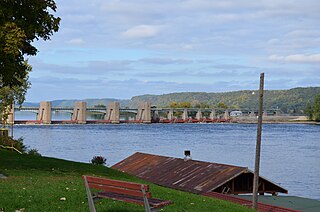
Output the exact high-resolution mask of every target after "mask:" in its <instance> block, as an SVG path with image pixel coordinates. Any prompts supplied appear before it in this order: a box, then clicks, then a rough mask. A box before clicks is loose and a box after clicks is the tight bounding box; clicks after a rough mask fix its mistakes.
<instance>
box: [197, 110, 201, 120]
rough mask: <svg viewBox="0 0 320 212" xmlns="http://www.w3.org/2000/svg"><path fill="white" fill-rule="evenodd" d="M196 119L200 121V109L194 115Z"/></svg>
mask: <svg viewBox="0 0 320 212" xmlns="http://www.w3.org/2000/svg"><path fill="white" fill-rule="evenodd" d="M196 119H197V120H200V119H202V111H201V109H199V110H198V112H197V114H196Z"/></svg>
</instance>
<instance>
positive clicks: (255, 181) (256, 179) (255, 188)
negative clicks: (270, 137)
mask: <svg viewBox="0 0 320 212" xmlns="http://www.w3.org/2000/svg"><path fill="white" fill-rule="evenodd" d="M263 85H264V73H261V74H260V89H259V111H258V129H257V143H256V158H255V165H254V177H253V192H252V194H253V196H252V208H254V209H257V202H258V188H259V169H260V150H261V133H262V111H263Z"/></svg>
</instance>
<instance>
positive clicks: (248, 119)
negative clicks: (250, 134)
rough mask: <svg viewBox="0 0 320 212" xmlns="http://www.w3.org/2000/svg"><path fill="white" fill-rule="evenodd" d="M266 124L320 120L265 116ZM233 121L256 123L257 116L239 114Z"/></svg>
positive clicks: (263, 119)
mask: <svg viewBox="0 0 320 212" xmlns="http://www.w3.org/2000/svg"><path fill="white" fill-rule="evenodd" d="M262 121H263V123H264V124H320V123H319V122H315V121H310V120H309V119H308V117H307V116H264V117H263V118H262ZM231 122H232V123H241V124H256V123H257V117H256V116H253V117H252V116H239V117H232V118H231Z"/></svg>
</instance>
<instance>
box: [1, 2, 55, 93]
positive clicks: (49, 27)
mask: <svg viewBox="0 0 320 212" xmlns="http://www.w3.org/2000/svg"><path fill="white" fill-rule="evenodd" d="M51 11H53V12H55V11H56V4H55V2H54V1H53V0H1V1H0V69H1V72H0V86H1V87H3V86H10V87H12V86H22V85H23V84H24V79H25V78H26V75H28V69H29V67H28V64H27V63H25V62H24V55H30V56H31V55H36V54H37V48H36V47H35V46H33V45H32V42H33V41H34V40H39V39H43V40H48V39H50V36H51V35H52V34H53V33H54V32H56V31H58V29H59V23H60V18H59V17H57V18H56V17H54V16H53V15H52V14H51V13H50V12H51Z"/></svg>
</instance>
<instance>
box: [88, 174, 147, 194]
mask: <svg viewBox="0 0 320 212" xmlns="http://www.w3.org/2000/svg"><path fill="white" fill-rule="evenodd" d="M87 181H88V183H97V184H103V185H110V186H115V187H124V188H128V189H132V190H138V191H141V185H142V184H139V183H132V182H125V181H120V180H111V179H106V178H99V177H90V176H87ZM144 190H145V191H149V185H144Z"/></svg>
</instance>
